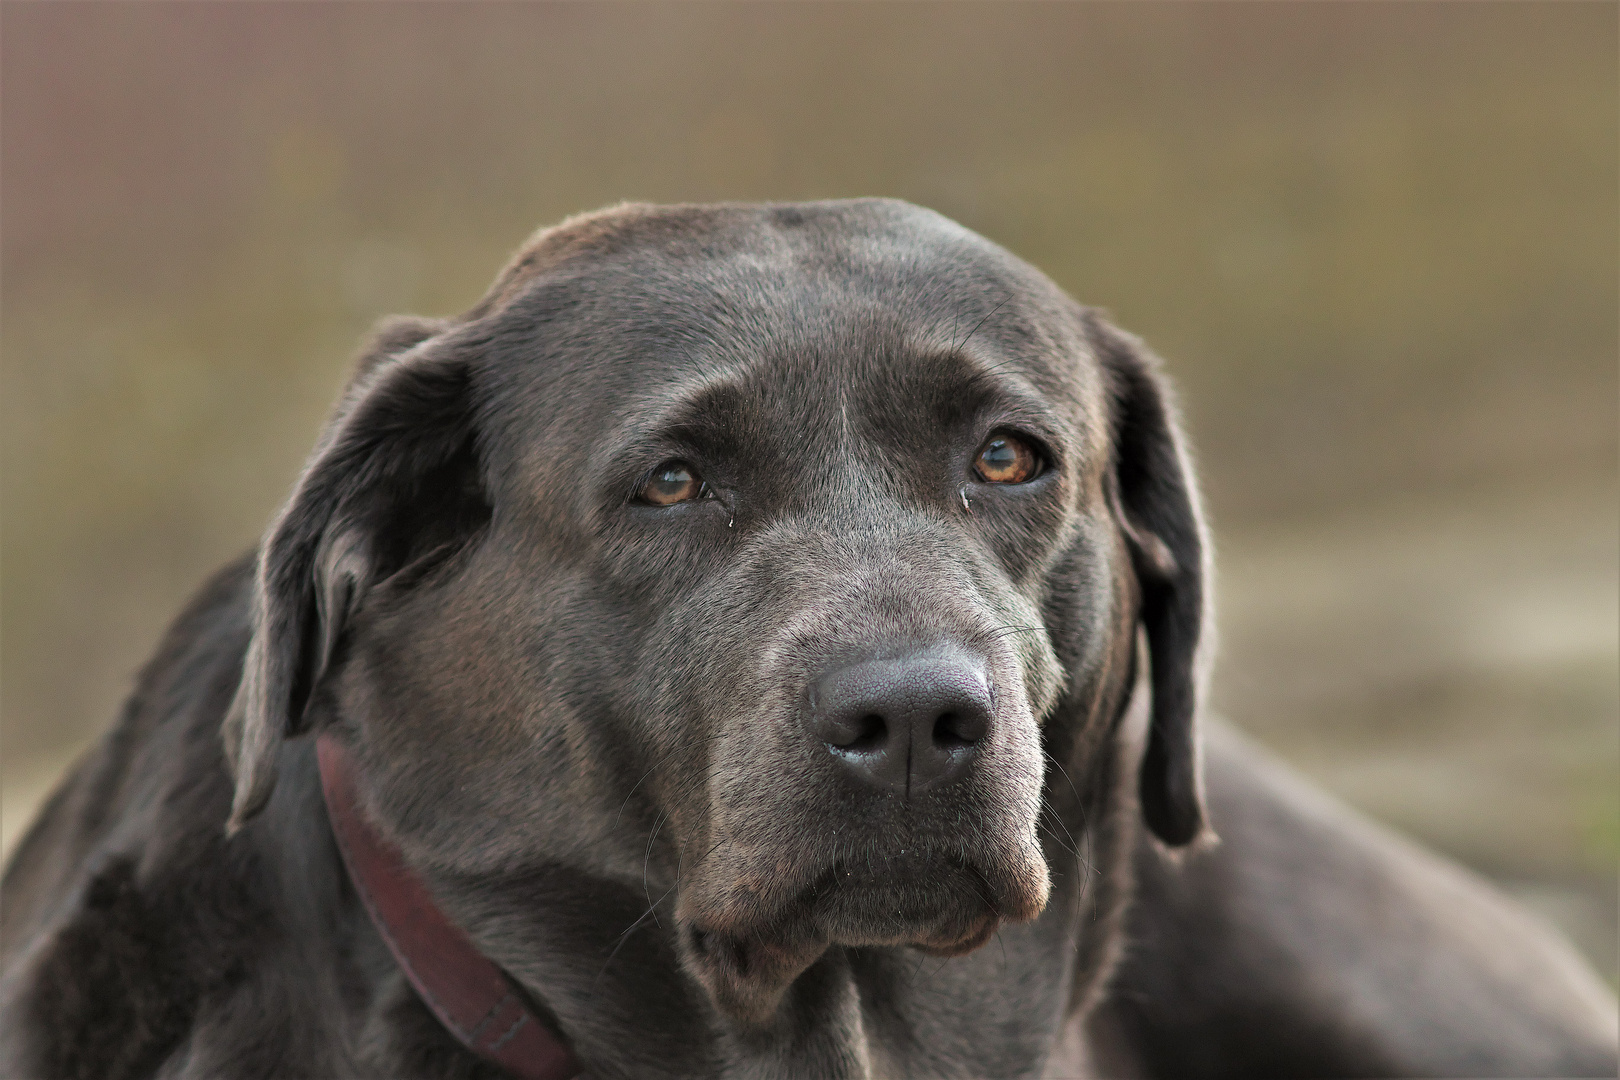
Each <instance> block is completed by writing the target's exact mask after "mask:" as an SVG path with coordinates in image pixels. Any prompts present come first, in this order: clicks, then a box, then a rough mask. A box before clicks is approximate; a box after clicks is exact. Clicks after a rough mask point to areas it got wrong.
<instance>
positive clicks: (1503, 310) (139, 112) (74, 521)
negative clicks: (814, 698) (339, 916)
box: [0, 3, 1620, 982]
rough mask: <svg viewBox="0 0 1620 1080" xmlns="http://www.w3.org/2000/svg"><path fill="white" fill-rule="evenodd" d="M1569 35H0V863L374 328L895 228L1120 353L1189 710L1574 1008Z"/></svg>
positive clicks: (1596, 907)
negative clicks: (943, 244) (1551, 977)
mask: <svg viewBox="0 0 1620 1080" xmlns="http://www.w3.org/2000/svg"><path fill="white" fill-rule="evenodd" d="M1617 12H1620V9H1617V8H1616V7H1615V6H1614V5H1613V4H1609V3H1565V4H1530V3H1518V4H1498V3H1477V4H1439V3H1435V4H1404V3H1381V4H1370V3H1369V4H1331V5H1317V4H1293V5H1288V4H1224V5H1214V4H1180V3H1161V4H1153V5H1135V4H1087V5H1072V6H1071V5H1062V4H1045V3H1043V4H1033V5H1024V4H1018V3H998V4H938V3H914V4H898V5H893V6H890V5H885V4H858V5H846V4H838V3H818V4H805V5H791V4H771V5H758V6H755V5H748V4H744V5H737V4H727V3H687V4H681V5H671V6H653V5H643V4H623V5H620V4H591V5H584V4H567V5H557V6H550V5H515V4H480V5H461V4H442V5H441V4H435V3H412V4H322V5H306V4H283V3H267V4H259V3H239V4H229V5H226V4H190V3H187V4H167V3H148V4H140V5H123V4H101V3H81V4H71V5H45V4H7V5H5V6H4V7H3V8H0V20H3V26H0V31H3V32H0V48H3V57H0V109H3V115H0V139H3V146H0V200H3V202H0V211H3V219H0V224H3V229H4V231H3V237H0V238H3V245H0V255H3V263H0V302H3V305H4V307H3V312H4V322H3V327H0V347H3V348H0V357H3V364H4V368H3V386H0V389H3V405H0V408H3V413H0V417H3V427H4V431H3V440H4V442H3V449H4V463H3V466H4V467H3V472H0V482H3V489H0V499H3V510H4V513H3V519H0V528H3V549H0V569H3V582H0V599H3V605H4V607H3V611H0V662H3V670H0V695H3V696H0V792H3V796H4V799H3V806H0V824H3V827H4V840H5V843H6V844H7V845H8V846H9V845H10V844H12V843H14V841H15V839H16V837H17V835H18V833H19V831H20V830H21V829H22V828H24V827H25V826H26V824H27V821H28V819H29V817H30V815H31V814H32V812H33V811H34V809H35V808H36V806H37V804H38V802H39V800H40V799H41V798H42V797H43V796H44V794H45V793H46V792H47V791H48V789H49V787H50V785H51V784H52V783H53V782H54V779H55V778H56V777H57V776H58V775H59V774H60V772H61V770H62V769H64V768H65V767H66V766H67V764H68V763H69V762H70V761H71V759H72V757H73V755H75V754H76V753H77V752H79V751H80V750H81V749H82V748H83V747H84V746H85V745H87V743H88V742H89V741H91V740H93V739H94V738H96V737H97V735H98V734H99V733H100V732H102V731H104V730H105V729H106V727H107V726H108V724H109V723H110V722H111V720H112V718H113V716H114V713H115V710H116V709H117V707H118V703H119V701H120V699H121V698H122V696H123V695H124V694H125V693H126V692H127V690H128V688H129V687H130V685H131V680H132V678H133V674H134V672H135V671H136V670H137V668H138V666H139V665H140V664H141V663H142V662H143V660H144V659H145V658H146V657H147V656H148V655H149V654H150V653H151V651H152V650H153V648H154V646H155V645H156V642H157V639H158V635H159V633H160V632H161V630H162V628H163V627H164V625H165V623H166V622H167V621H168V620H169V619H170V618H171V616H172V615H173V614H174V613H175V612H176V610H177V609H178V607H179V605H180V604H181V603H182V602H183V601H184V600H185V598H186V596H187V594H188V593H189V592H190V591H191V590H192V589H193V588H194V587H195V586H196V585H197V584H198V583H199V582H200V581H201V580H202V579H203V577H204V576H205V575H207V574H208V573H209V572H210V571H211V570H212V569H214V568H215V567H216V566H217V565H219V564H220V563H222V562H223V561H225V560H227V559H229V558H231V557H232V556H233V555H234V554H236V553H237V552H239V551H241V550H242V549H244V548H245V547H247V546H248V545H250V544H252V543H253V542H254V540H255V537H256V536H257V534H258V533H259V531H260V530H261V528H262V527H263V526H264V524H265V522H266V521H267V520H268V518H269V516H270V515H271V513H272V512H273V511H274V510H275V508H276V506H277V504H278V502H279V500H280V499H281V498H282V497H283V495H284V494H285V492H286V491H287V489H288V487H289V485H290V484H291V482H292V480H293V478H294V477H295V475H296V473H297V470H298V467H299V463H300V461H301V459H302V458H303V455H304V454H305V452H306V451H307V450H308V448H309V446H310V445H311V443H312V442H313V440H314V437H315V434H316V432H317V430H318V428H319V425H320V424H321V421H322V418H323V416H324V414H325V412H326V409H327V407H328V406H329V404H330V403H331V401H332V400H333V398H334V396H335V394H336V392H337V390H338V388H339V386H340V384H341V383H342V381H343V378H344V373H345V369H346V365H347V361H348V356H349V354H350V351H351V349H352V348H353V346H354V344H355V343H356V340H357V338H358V337H359V336H360V335H361V334H362V333H363V332H364V331H365V330H366V328H367V327H368V325H369V324H370V323H371V322H372V321H373V320H374V319H375V318H377V317H378V316H379V315H382V314H384V313H387V312H396V311H411V312H421V313H449V312H456V311H459V310H461V309H464V308H466V307H467V306H469V305H470V304H471V303H472V302H473V301H474V300H475V299H476V298H477V297H478V296H479V295H480V293H481V292H482V290H483V288H484V287H485V285H486V284H487V283H488V282H489V280H490V279H491V278H492V277H493V275H494V273H495V271H496V269H497V268H498V267H499V265H500V264H501V263H502V261H503V260H504V259H505V257H506V255H507V254H508V252H509V251H510V250H511V249H512V248H513V247H515V246H516V245H517V244H518V243H519V242H520V241H521V240H522V239H523V237H524V236H525V235H526V234H527V233H528V232H529V231H530V230H531V229H533V228H534V227H535V226H537V225H539V224H542V223H548V222H552V221H555V220H557V219H559V218H561V217H563V216H565V215H567V214H569V213H572V212H575V211H578V210H583V209H590V208H594V207H597V206H601V205H604V204H607V203H612V202H615V201H618V200H621V199H627V198H634V199H649V200H656V201H675V200H705V201H706V200H717V199H807V198H822V197H832V196H854V195H874V194H882V195H894V196H899V197H902V198H906V199H911V200H913V201H916V202H919V203H923V204H925V205H928V206H932V207H934V208H936V209H938V210H940V211H942V212H944V213H945V214H947V215H950V216H952V217H954V218H957V219H958V220H960V221H962V222H963V223H964V224H966V225H968V226H970V227H971V228H974V229H976V230H978V231H980V232H982V233H984V234H986V235H988V236H990V237H991V238H992V239H995V240H997V241H999V242H1001V243H1002V244H1005V245H1006V246H1007V247H1009V248H1011V249H1012V250H1013V251H1015V252H1017V253H1018V254H1020V255H1022V256H1024V257H1025V258H1027V259H1029V260H1030V261H1032V262H1034V263H1035V264H1037V265H1039V266H1041V267H1042V268H1044V269H1045V270H1046V271H1047V272H1048V273H1050V274H1051V275H1052V276H1053V277H1054V278H1056V279H1057V280H1058V282H1059V283H1060V284H1062V285H1063V286H1064V287H1066V288H1067V289H1069V290H1070V291H1071V292H1072V293H1074V294H1075V295H1076V296H1077V297H1079V298H1080V299H1082V300H1083V301H1085V302H1087V303H1091V304H1096V305H1100V306H1102V307H1105V308H1107V309H1109V310H1111V311H1112V312H1113V314H1114V316H1115V317H1116V319H1117V320H1118V321H1119V322H1120V323H1121V324H1122V325H1124V326H1126V327H1128V328H1130V329H1132V330H1134V331H1136V332H1138V333H1140V334H1142V335H1144V336H1145V337H1146V338H1147V339H1148V340H1149V342H1150V343H1152V344H1153V345H1154V346H1155V347H1156V348H1157V349H1158V350H1159V351H1160V352H1162V353H1163V354H1164V355H1165V356H1166V357H1167V358H1168V360H1169V363H1170V368H1171V371H1172V372H1173V373H1174V375H1175V376H1176V378H1177V380H1178V381H1179V383H1180V385H1181V387H1182V390H1183V396H1184V398H1185V403H1186V413H1187V419H1188V423H1189V426H1190V429H1191V432H1192V436H1193V440H1194V443H1195V445H1196V447H1197V448H1198V452H1199V457H1200V460H1201V463H1202V473H1203V479H1204V484H1205V488H1206V492H1207V497H1208V504H1209V508H1210V512H1211V515H1212V518H1213V522H1214V527H1215V530H1216V536H1217V541H1218V550H1219V566H1220V579H1219V587H1220V621H1221V632H1222V649H1221V658H1220V661H1219V664H1218V667H1217V669H1216V671H1217V677H1216V684H1215V699H1216V704H1217V706H1218V708H1219V709H1220V711H1221V712H1223V713H1224V714H1225V715H1227V716H1228V717H1230V719H1231V720H1232V721H1233V722H1234V723H1236V724H1237V725H1238V726H1240V727H1242V728H1244V729H1246V730H1248V731H1250V732H1252V733H1254V734H1255V735H1257V736H1258V737H1259V738H1260V739H1262V740H1263V741H1264V742H1265V743H1267V744H1268V745H1270V746H1271V747H1273V748H1275V749H1276V750H1277V751H1278V752H1279V753H1280V754H1282V755H1283V756H1284V757H1286V758H1288V759H1289V760H1291V761H1293V762H1294V763H1295V764H1296V765H1297V766H1299V767H1300V768H1302V769H1303V770H1305V771H1306V772H1307V773H1309V774H1310V775H1311V776H1313V777H1315V778H1316V779H1317V780H1318V781H1319V782H1321V783H1322V784H1324V785H1326V786H1327V787H1328V788H1330V789H1332V790H1333V791H1335V792H1337V793H1339V794H1340V795H1341V796H1343V797H1344V798H1346V799H1348V800H1349V801H1351V802H1352V803H1354V804H1356V805H1358V806H1360V807H1362V808H1364V809H1365V810H1367V811H1369V812H1370V813H1372V814H1373V815H1375V816H1377V817H1379V818H1380V819H1382V820H1384V821H1386V822H1389V823H1391V824H1393V825H1395V826H1396V827H1397V828H1399V829H1401V830H1403V831H1405V832H1407V833H1408V834H1410V835H1413V836H1415V837H1417V838H1419V839H1420V840H1422V841H1424V842H1426V843H1429V844H1431V845H1434V846H1436V847H1438V848H1440V849H1442V850H1444V851H1446V852H1448V853H1450V854H1451V855H1453V856H1455V857H1456V858H1458V859H1461V860H1462V861H1464V862H1466V863H1468V864H1469V865H1471V866H1473V867H1475V868H1477V869H1479V870H1481V871H1483V872H1484V873H1486V874H1488V875H1490V876H1491V877H1493V878H1495V879H1496V880H1497V881H1499V882H1501V883H1502V884H1503V885H1504V886H1506V887H1507V888H1508V889H1510V890H1511V891H1512V892H1514V893H1515V894H1516V895H1518V896H1519V897H1521V898H1522V899H1524V900H1525V901H1526V902H1528V903H1530V904H1531V905H1532V906H1534V907H1535V908H1536V909H1537V910H1539V911H1541V912H1542V913H1543V914H1544V915H1546V916H1547V917H1548V918H1550V919H1552V920H1554V921H1555V922H1557V923H1558V924H1560V925H1561V926H1563V927H1564V928H1565V929H1566V930H1567V931H1568V932H1569V933H1570V934H1571V936H1572V937H1573V938H1574V939H1575V940H1576V941H1577V942H1578V944H1579V945H1580V947H1581V948H1582V949H1583V950H1584V951H1585V952H1586V953H1587V955H1589V956H1590V957H1591V958H1592V959H1593V961H1594V962H1595V963H1596V964H1597V966H1598V968H1599V970H1600V971H1602V972H1603V973H1604V974H1605V975H1606V977H1607V978H1608V979H1609V980H1610V981H1611V982H1612V981H1613V980H1614V979H1615V970H1616V960H1615V956H1616V946H1615V939H1616V920H1617V909H1616V864H1617V857H1620V719H1617V713H1620V667H1617V636H1620V631H1617V626H1620V615H1617V610H1620V587H1617V577H1620V511H1617V491H1616V479H1617V477H1616V474H1617V454H1620V446H1617V440H1616V427H1617V424H1616V418H1617V415H1616V414H1617V400H1620V386H1617V296H1620V260H1617V241H1616V238H1617V235H1620V219H1617V179H1620V160H1617V132H1620V106H1617V102H1620V95H1617V93H1616V91H1617V81H1620V69H1617V59H1616V57H1617V50H1616V41H1617V36H1620V25H1617V17H1620V15H1617Z"/></svg>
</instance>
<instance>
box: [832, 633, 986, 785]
mask: <svg viewBox="0 0 1620 1080" xmlns="http://www.w3.org/2000/svg"><path fill="white" fill-rule="evenodd" d="M994 704H995V699H994V697H993V696H992V694H991V690H990V680H989V678H988V677H987V676H986V674H985V670H984V665H983V664H981V663H979V662H978V661H975V660H971V659H969V658H967V657H961V656H946V657H937V656H914V657H908V658H903V659H899V660H868V661H866V662H864V663H860V664H852V665H850V666H849V667H844V668H839V669H838V670H836V671H830V672H828V673H827V674H826V675H823V676H822V677H821V678H820V679H818V680H817V681H816V682H815V683H814V684H813V685H812V686H811V688H810V710H809V713H808V714H807V717H806V720H807V726H808V727H809V731H810V735H811V737H812V738H814V739H815V740H816V741H818V742H820V743H821V744H822V745H824V746H825V747H826V748H827V750H828V751H829V752H831V754H832V755H833V757H834V758H836V759H837V760H838V761H839V762H841V763H842V764H843V765H844V766H845V767H847V768H848V769H849V770H850V772H851V773H853V774H854V775H855V776H856V777H858V778H859V779H860V780H861V781H863V782H864V783H867V784H869V785H871V786H873V787H876V788H879V789H881V790H884V791H894V792H900V793H902V794H904V795H907V796H909V795H911V794H914V793H916V792H921V791H926V790H928V789H929V788H937V787H943V786H944V785H946V784H949V783H951V782H952V781H955V780H957V779H960V778H961V776H962V775H963V774H964V773H965V772H966V771H967V769H968V766H969V765H970V764H971V763H972V761H973V759H974V758H975V757H977V756H978V752H979V744H980V742H981V741H982V740H983V739H984V737H985V736H986V735H987V734H989V732H990V717H991V714H992V712H993V711H994Z"/></svg>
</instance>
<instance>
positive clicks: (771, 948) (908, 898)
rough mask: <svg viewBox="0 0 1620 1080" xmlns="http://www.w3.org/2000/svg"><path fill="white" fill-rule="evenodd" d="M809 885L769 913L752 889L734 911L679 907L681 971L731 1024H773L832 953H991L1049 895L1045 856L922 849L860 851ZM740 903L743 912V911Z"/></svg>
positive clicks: (732, 892)
mask: <svg viewBox="0 0 1620 1080" xmlns="http://www.w3.org/2000/svg"><path fill="white" fill-rule="evenodd" d="M1020 854H1024V853H1020ZM777 865H778V867H780V864H777ZM808 878H809V880H808V881H807V882H806V883H804V884H802V885H800V887H798V888H797V889H795V890H791V891H789V892H787V893H786V894H785V896H784V897H783V899H782V900H780V901H778V902H777V903H775V904H772V905H770V906H769V907H766V906H764V905H762V904H761V903H760V901H761V899H762V898H761V897H760V895H759V894H758V892H756V891H754V890H752V889H749V888H746V887H744V888H741V889H729V890H725V894H724V896H725V899H729V900H732V901H733V902H732V903H729V904H728V903H724V902H722V903H721V904H719V905H715V906H709V905H704V904H700V903H692V902H690V901H691V900H692V899H693V898H692V897H690V896H688V897H683V898H682V901H681V902H680V904H679V905H678V909H677V915H676V917H677V921H678V923H679V924H680V926H681V952H682V956H683V960H684V961H685V962H686V965H687V968H688V970H689V971H690V972H691V973H692V974H693V975H694V976H696V978H697V979H698V981H699V982H701V983H702V984H703V985H704V986H705V988H706V989H707V990H708V991H709V993H710V995H711V997H712V998H713V1000H714V1001H715V1003H716V1005H718V1006H719V1007H720V1008H721V1010H722V1011H723V1012H725V1013H726V1014H728V1015H729V1016H731V1017H732V1018H733V1019H735V1020H737V1021H740V1022H742V1023H744V1024H746V1025H750V1026H758V1025H760V1024H764V1023H767V1022H768V1021H769V1020H770V1019H771V1017H772V1016H774V1015H775V1014H776V1012H777V1009H778V1007H779V1006H780V1003H781V1000H782V997H783V995H784V994H785V993H786V991H787V989H788V988H789V986H790V985H791V984H792V982H793V981H794V980H795V979H797V978H798V977H799V975H801V974H802V973H803V972H804V971H805V970H806V969H807V968H809V967H810V966H811V965H812V964H814V963H815V962H816V961H817V960H818V959H820V958H821V956H822V954H823V953H825V952H826V951H827V949H828V948H829V947H832V946H848V947H903V946H904V947H912V948H915V949H917V950H919V951H920V952H923V953H925V954H927V955H930V956H938V957H950V956H961V955H963V954H965V953H969V952H972V951H973V950H975V949H977V948H979V947H980V946H982V945H984V944H985V943H986V942H988V941H989V940H990V938H991V937H992V936H993V935H994V934H995V932H996V930H997V929H999V928H1000V926H1001V924H1002V923H1003V922H1009V921H1010V922H1026V921H1028V920H1030V919H1033V918H1035V917H1036V916H1037V915H1039V914H1040V912H1041V910H1042V909H1043V908H1044V907H1045V906H1046V898H1047V894H1048V892H1049V890H1050V883H1049V879H1048V876H1047V869H1046V864H1045V860H1044V859H1042V858H1041V857H1040V856H1039V854H1038V849H1037V851H1036V853H1035V855H1034V859H1033V861H1032V860H1030V859H1028V858H1027V857H1026V858H1023V859H1011V860H1008V859H1002V860H997V861H996V863H994V864H989V865H983V864H979V863H976V862H970V861H967V860H965V859H963V858H962V857H961V856H960V855H958V854H955V853H949V854H948V853H944V852H938V851H931V850H928V849H926V848H908V849H896V850H894V851H892V852H886V853H885V852H862V853H859V854H858V855H856V856H854V857H849V858H845V859H841V860H839V861H836V862H834V863H833V864H832V865H831V866H827V867H824V868H823V869H822V870H821V871H820V872H819V873H814V872H813V873H811V874H810V875H808ZM801 880H802V879H801ZM739 894H742V897H741V898H745V899H744V903H742V904H738V903H736V902H735V901H737V900H738V899H739V898H740V897H739Z"/></svg>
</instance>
